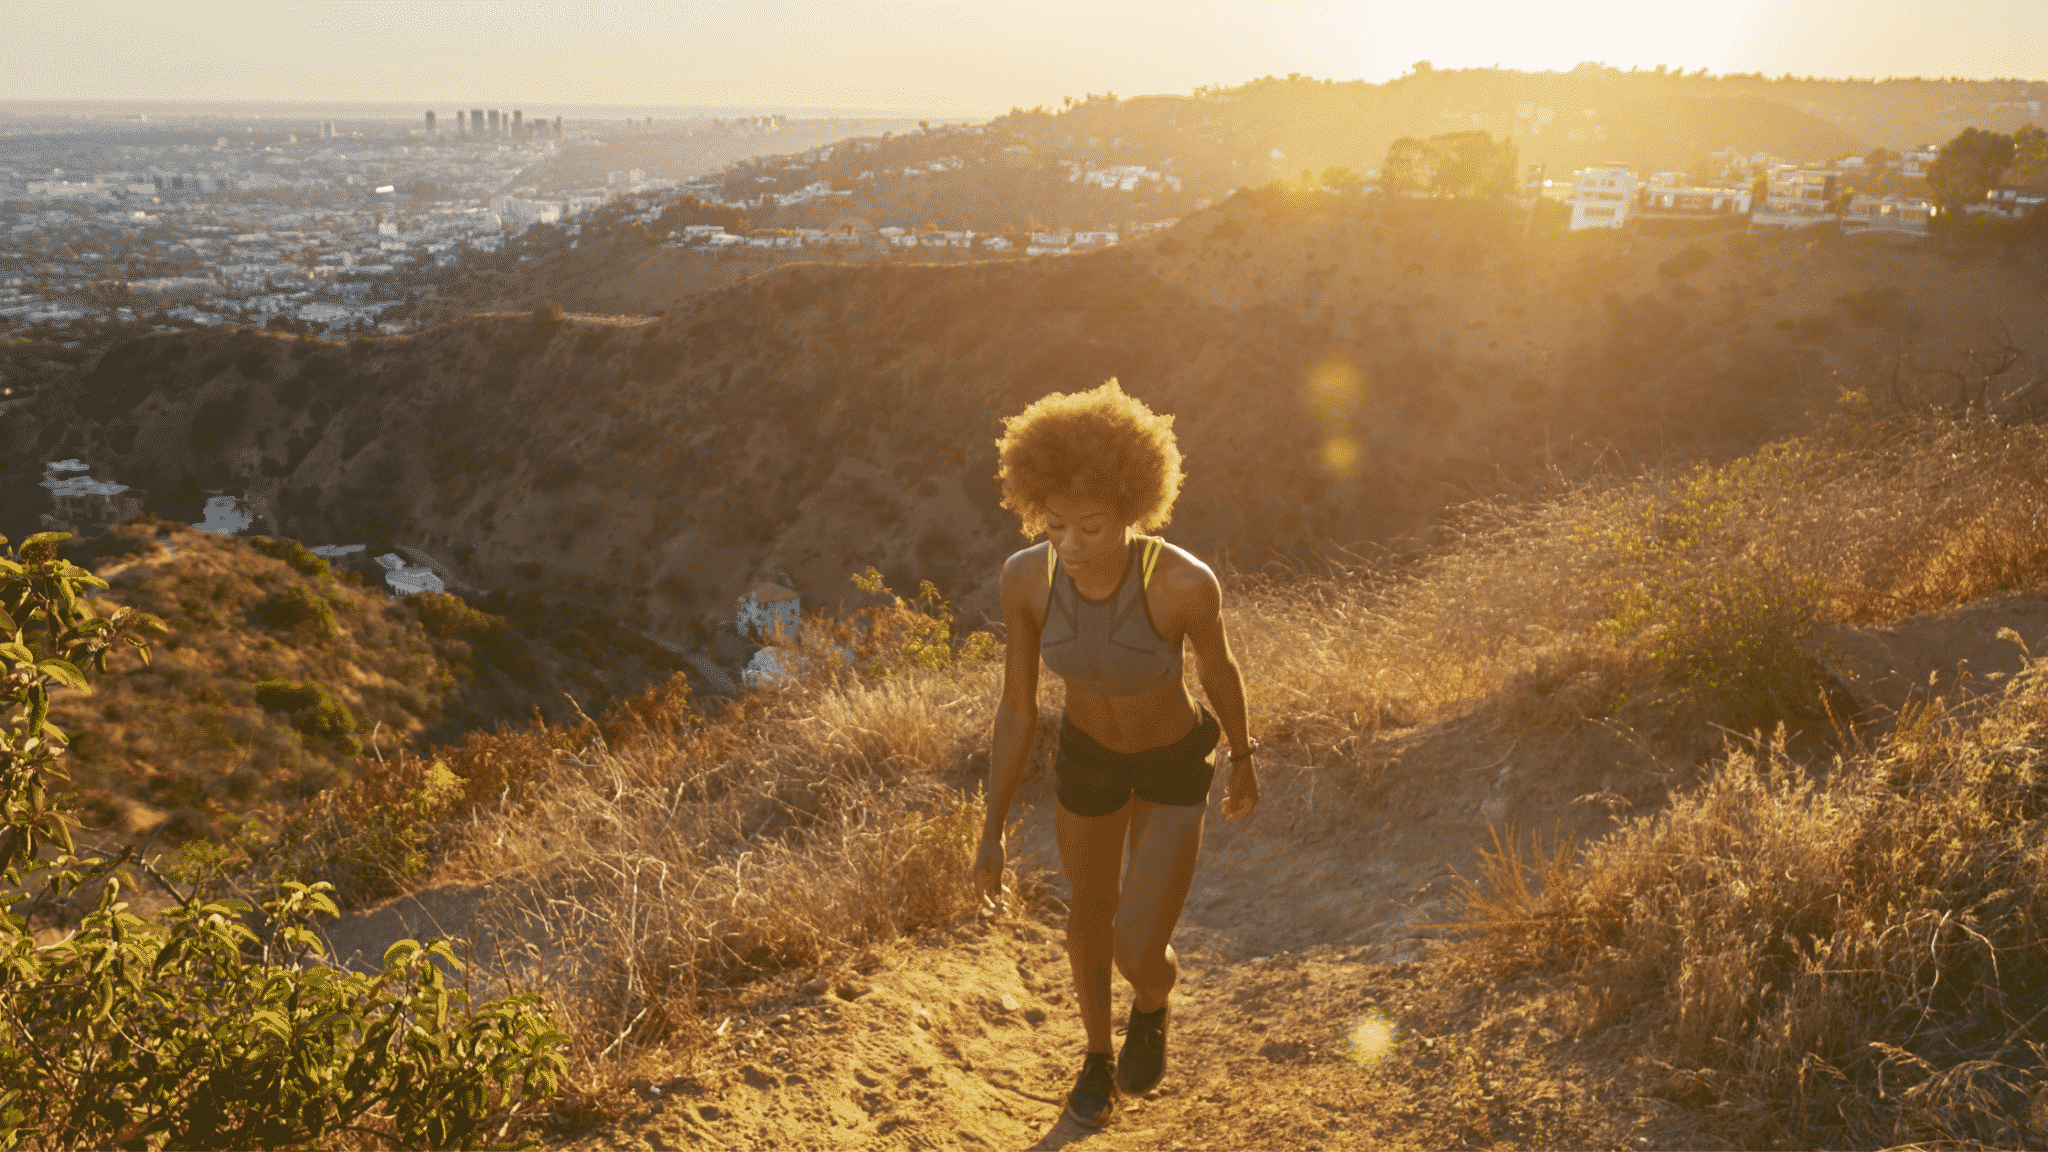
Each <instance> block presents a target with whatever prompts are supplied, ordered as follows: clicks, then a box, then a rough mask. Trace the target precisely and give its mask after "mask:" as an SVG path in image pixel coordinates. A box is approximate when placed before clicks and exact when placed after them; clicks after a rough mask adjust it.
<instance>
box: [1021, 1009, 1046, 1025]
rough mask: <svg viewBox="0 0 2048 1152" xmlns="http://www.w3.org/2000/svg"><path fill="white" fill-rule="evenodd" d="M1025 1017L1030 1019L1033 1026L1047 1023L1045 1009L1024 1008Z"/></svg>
mask: <svg viewBox="0 0 2048 1152" xmlns="http://www.w3.org/2000/svg"><path fill="white" fill-rule="evenodd" d="M1024 1019H1026V1020H1029V1021H1030V1022H1031V1024H1032V1026H1033V1027H1036V1026H1038V1025H1040V1024H1043V1023H1045V1009H1043V1008H1026V1009H1025V1010H1024Z"/></svg>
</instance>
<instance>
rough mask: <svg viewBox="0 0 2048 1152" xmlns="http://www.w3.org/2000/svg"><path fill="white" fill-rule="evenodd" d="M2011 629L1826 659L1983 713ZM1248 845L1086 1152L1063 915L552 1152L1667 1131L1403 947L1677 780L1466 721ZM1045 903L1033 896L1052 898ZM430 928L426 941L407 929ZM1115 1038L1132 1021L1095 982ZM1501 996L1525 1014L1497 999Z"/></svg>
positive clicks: (752, 1011) (1894, 687) (2024, 609)
mask: <svg viewBox="0 0 2048 1152" xmlns="http://www.w3.org/2000/svg"><path fill="white" fill-rule="evenodd" d="M2005 628H2011V629H2014V630H2015V631H2016V632H2017V634H2018V636H2019V638H2020V640H2021V641H2022V642H2024V643H2025V644H2026V645H2027V646H2028V647H2029V648H2031V649H2032V650H2033V651H2036V652H2039V651H2043V650H2044V649H2048V593H2044V592H2029V593H2021V594H2014V595H2008V596H2001V597H1996V598H1992V599H1988V600H1985V601H1982V602H1979V603H1977V604H1973V605H1969V606H1966V607H1964V608H1960V609H1956V610H1954V611H1952V612H1948V613H1942V614H1936V615H1923V616H1918V617H1913V618H1909V619H1906V620H1900V621H1896V622H1894V623H1892V624H1889V625H1883V626H1858V627H1839V628H1833V629H1830V630H1829V634H1828V640H1829V642H1830V651H1831V652H1832V653H1833V658H1834V661H1835V663H1836V665H1837V667H1838V669H1839V670H1840V672H1841V674H1842V678H1843V681H1844V683H1845V685H1846V686H1847V687H1848V689H1849V691H1850V692H1851V693H1852V694H1853V695H1855V696H1856V697H1857V698H1858V702H1859V703H1860V704H1862V705H1863V706H1864V707H1865V709H1866V715H1867V716H1869V717H1871V718H1874V719H1877V720H1879V721H1880V722H1881V721H1882V719H1883V718H1884V717H1885V716H1886V715H1888V714H1890V713H1891V712H1893V711H1894V710H1895V709H1896V708H1897V706H1898V704H1899V703H1900V702H1901V701H1902V700H1903V699H1904V698H1905V697H1904V693H1905V691H1906V690H1907V688H1908V687H1909V686H1914V687H1917V688H1918V690H1920V691H1925V686H1926V685H1927V683H1928V680H1929V676H1930V674H1934V675H1935V679H1936V681H1937V682H1938V683H1939V684H1940V685H1944V686H1945V685H1948V684H1949V683H1950V682H1951V681H1952V680H1953V675H1952V674H1953V671H1954V669H1955V668H1956V667H1957V662H1958V661H1959V660H1967V661H1968V662H1969V663H1968V667H1969V668H1970V669H1971V670H1972V672H1973V673H1974V682H1975V683H1976V685H1977V686H1979V687H1980V688H1990V687H1994V686H1995V685H1996V684H1998V683H1999V682H2000V681H1999V674H2000V673H2009V672H2010V671H2012V670H2013V669H2016V668H2017V667H2018V663H2019V646H2018V645H2016V644H2014V643H2012V642H2011V640H2010V639H2001V638H2000V636H1999V633H2000V630H2001V629H2005ZM1273 761H1274V762H1273V763H1272V764H1270V765H1268V766H1267V767H1266V768H1265V770H1264V771H1263V773H1262V780H1261V783H1262V789H1263V791H1264V797H1263V799H1262V802H1261V806H1260V809H1259V811H1258V813H1257V814H1256V815H1255V816H1254V817H1253V818H1252V819H1251V820H1248V821H1244V822H1239V823H1232V822H1229V821H1225V820H1223V819H1222V818H1221V817H1220V815H1218V813H1217V811H1216V809H1215V799H1216V795H1218V794H1220V789H1221V788H1222V780H1221V775H1220V774H1219V777H1218V780H1217V782H1216V784H1215V789H1216V790H1217V793H1216V794H1212V804H1211V812H1210V821H1209V824H1208V826H1207V829H1206V832H1205V836H1204V843H1203V860H1202V864H1201V867H1200V869H1199V871H1198V872H1197V875H1196V879H1195V885H1194V888H1193V890H1192V891H1191V893H1190V895H1189V898H1188V904H1187V908H1186V911H1185V913H1184V915H1183V917H1182V922H1181V927H1180V929H1179V932H1178V934H1177V935H1176V937H1175V948H1176V950H1177V951H1178V953H1179V954H1180V956H1181V972H1182V980H1181V983H1180V985H1179V986H1178V987H1176V989H1175V990H1174V993H1173V997H1172V1001H1171V1003H1172V1007H1173V1010H1174V1014H1173V1018H1172V1019H1173V1026H1172V1033H1171V1040H1170V1046H1169V1060H1170V1064H1169V1069H1168V1074H1167V1077H1166V1080H1165V1082H1164V1083H1163V1084H1162V1085H1161V1086H1160V1088H1159V1089H1158V1090H1157V1091H1156V1092H1154V1093H1153V1094H1152V1095H1151V1096H1149V1097H1147V1098H1145V1099H1142V1100H1135V1101H1129V1102H1128V1107H1127V1110H1126V1111H1125V1112H1124V1114H1123V1115H1121V1116H1120V1117H1119V1118H1118V1119H1117V1121H1116V1122H1115V1123H1114V1124H1112V1125H1111V1126H1110V1127H1109V1128H1107V1129H1104V1130H1102V1131H1099V1132H1094V1131H1089V1130H1086V1129H1081V1128H1079V1127H1077V1126H1075V1125H1074V1124H1073V1123H1072V1122H1071V1121H1068V1120H1065V1119H1063V1117H1062V1114H1061V1106H1060V1105H1061V1099H1062V1096H1063V1095H1064V1093H1065V1091H1066V1089H1067V1088H1068V1086H1069V1085H1070V1083H1071V1081H1072V1078H1073V1076H1074V1074H1075V1072H1076V1070H1077V1069H1078V1067H1079V1061H1080V1055H1081V1053H1082V1051H1083V1038H1082V1031H1081V1026H1080V1020H1079V1017H1078V1015H1077V1013H1076V1011H1075V1009H1074V1004H1073V996H1072V991H1071V988H1072V982H1071V977H1070V975H1069V971H1068V968H1067V962H1066V957H1065V954H1064V952H1063V950H1062V946H1061V940H1062V931H1061V927H1060V923H1061V917H1060V916H1059V914H1058V912H1057V910H1050V911H1048V910H1046V909H1042V908H1041V909H1037V910H1031V909H1018V910H1015V911H1013V912H1012V913H1010V914H1007V915H1005V916H1002V917H998V918H996V919H995V920H993V921H984V920H982V919H980V918H978V917H973V918H963V919H962V920H960V921H958V922H956V923H955V924H953V925H951V926H950V927H948V928H946V929H943V930H937V931H931V932H925V933H921V934H919V935H918V936H916V937H914V938H911V939H908V940H904V941H901V942H898V943H897V944H895V945H893V946H891V947H888V948H883V949H879V950H877V951H876V952H874V953H871V954H870V955H869V957H868V958H867V959H866V960H864V961H862V962H860V963H859V964H858V965H857V966H848V967H844V968H841V969H839V970H837V971H832V972H825V973H818V972H796V973H787V974H784V975H782V976H780V977H777V978H775V979H773V980H770V981H767V982H765V983H763V984H761V985H756V986H754V987H753V988H752V989H751V990H749V991H748V993H747V995H746V997H745V999H744V1001H742V1002H740V1003H739V1004H738V1005H737V1006H735V1007H734V1008H732V1009H730V1010H728V1011H726V1012H722V1013H720V1017H721V1018H722V1019H723V1020H724V1024H723V1032H722V1034H721V1036H720V1038H719V1040H718V1041H717V1042H716V1043H715V1044H714V1045H713V1047H712V1048H711V1049H710V1050H709V1052H708V1053H707V1054H706V1055H705V1056H704V1057H703V1058H701V1059H700V1060H699V1062H698V1063H697V1064H696V1065H695V1067H694V1068H684V1067H682V1066H680V1065H678V1066H677V1067H676V1068H674V1069H673V1070H671V1071H670V1072H668V1073H667V1074H666V1075H665V1076H661V1077H659V1078H657V1079H653V1080H648V1081H642V1082H638V1083H636V1084H634V1085H631V1086H630V1087H628V1088H626V1089H624V1090H622V1092H623V1094H622V1095H620V1096H618V1097H615V1098H612V1099H609V1100H604V1101H593V1102H592V1103H593V1104H594V1105H595V1107H594V1109H593V1110H592V1112H587V1113H585V1115H591V1114H601V1115H606V1116H609V1117H610V1118H611V1119H609V1120H608V1121H607V1122H605V1123H603V1124H602V1125H600V1126H599V1127H597V1128H594V1129H593V1128H590V1127H587V1126H582V1127H580V1128H579V1130H577V1131H575V1132H573V1133H571V1132H567V1131H564V1132H562V1133H559V1134H558V1139H560V1140H561V1141H562V1143H563V1146H566V1147H573V1148H612V1147H622V1148H798V1147H802V1148H933V1147H939V1148H948V1147H985V1148H1063V1147H1069V1146H1086V1147H1091V1148H1103V1149H1117V1148H1133V1149H1136V1148H1164V1147H1175V1148H1243V1147H1259V1148H1320V1147H1340V1148H1342V1147H1415V1146H1439V1145H1443V1144H1447V1143H1451V1144H1462V1145H1477V1146H1488V1145H1494V1144H1502V1143H1505V1144H1519V1145H1525V1146H1552V1147H1557V1146H1577V1147H1593V1146H1605V1147H1625V1148H1635V1147H1640V1146H1647V1145H1642V1144H1641V1143H1640V1141H1642V1140H1645V1139H1652V1138H1653V1137H1655V1136H1658V1135H1660V1134H1661V1135H1664V1136H1667V1137H1668V1136H1669V1135H1670V1134H1671V1132H1672V1131H1673V1130H1672V1129H1670V1128H1665V1127H1660V1125H1661V1124H1663V1123H1664V1122H1665V1120H1667V1119H1668V1118H1669V1116H1670V1114H1671V1113H1672V1112H1673V1111H1674V1109H1673V1107H1672V1106H1671V1105H1669V1104H1666V1103H1664V1102H1662V1101H1659V1100H1655V1099H1650V1098H1646V1097H1642V1096H1639V1095H1637V1094H1635V1092H1634V1090H1633V1088H1632V1087H1631V1083H1630V1082H1629V1081H1628V1080H1627V1077H1626V1075H1625V1074H1624V1073H1623V1072H1622V1070H1623V1069H1625V1068H1626V1067H1627V1060H1626V1053H1622V1052H1605V1053H1602V1052H1594V1051H1591V1050H1590V1049H1591V1047H1592V1046H1591V1045H1590V1044H1589V1045H1587V1046H1586V1048H1584V1049H1581V1048H1579V1047H1575V1046H1573V1042H1572V1041H1571V1040H1570V1039H1569V1038H1566V1037H1561V1036H1557V1035H1554V1034H1550V1033H1548V1032H1547V1031H1544V1030H1543V1029H1541V1028H1539V1027H1537V1026H1535V1025H1526V1024H1525V1023H1524V1021H1525V1020H1527V1019H1531V1018H1533V1017H1534V1016H1535V1015H1536V1014H1535V1013H1533V1012H1532V1010H1531V1007H1530V1000H1529V999H1528V997H1529V996H1531V995H1538V994H1540V993H1538V992H1530V991H1528V990H1517V989H1515V988H1502V989H1495V990H1493V992H1491V993H1488V994H1487V999H1486V1001H1485V1002H1481V1003H1451V1002H1448V1001H1447V1000H1446V997H1447V996H1450V995H1451V993H1448V992H1444V991H1441V990H1440V989H1439V987H1438V985H1437V983H1436V982H1435V981H1433V980H1431V979H1430V975H1431V972H1432V970H1433V965H1434V964H1436V963H1437V961H1431V960H1427V959H1426V958H1425V952H1426V947H1425V943H1426V939H1425V938H1426V936H1427V932H1426V930H1425V929H1424V927H1423V926H1425V925H1427V924H1429V923H1432V922H1436V921H1440V920H1441V919H1443V918H1444V917H1446V916H1447V915H1448V914H1449V913H1451V912H1452V911H1454V901H1453V900H1452V897H1453V894H1454V890H1455V879H1454V873H1462V874H1464V875H1468V876H1469V875H1473V874H1474V864H1475V862H1476V855H1477V850H1478V848H1479V847H1480V846H1481V845H1484V844H1487V843H1490V842H1491V831H1490V830H1491V829H1492V828H1496V827H1506V826H1510V825H1512V826H1513V827H1516V828H1519V829H1525V830H1538V831H1540V832H1542V833H1543V834H1544V836H1545V838H1546V839H1550V838H1552V837H1554V836H1556V835H1558V834H1563V833H1571V834H1576V835H1579V836H1581V837H1584V836H1594V835H1599V834H1600V833H1602V832H1603V831H1605V830H1606V829H1607V828H1609V827H1612V823H1613V819H1614V816H1615V815H1616V814H1618V813H1624V812H1628V811H1632V810H1633V811H1641V810H1645V809H1647V808H1649V807H1652V806H1654V805H1656V804H1658V803H1660V802H1661V799H1662V797H1663V795H1664V793H1665V789H1666V788H1667V787H1668V786H1669V783H1670V782H1671V781H1672V780H1673V779H1674V777H1673V773H1676V772H1680V771H1683V770H1684V769H1685V768H1686V767H1687V766H1686V765H1685V764H1683V763H1681V762H1677V761H1660V760H1659V759H1658V758H1657V757H1656V756H1655V755H1654V754H1653V753H1652V752H1651V751H1650V750H1649V747H1648V745H1647V744H1646V743H1645V742H1644V741H1641V740H1639V739H1636V738H1634V737H1633V736H1632V735H1631V734H1628V733H1624V732H1621V731H1617V730H1613V729H1610V728H1608V727H1605V726H1602V725H1601V724H1599V723H1595V722H1588V723H1585V724H1582V725H1579V726H1578V727H1576V728H1573V729H1568V730H1561V731H1549V732H1538V733H1520V734H1516V733H1510V732H1506V731H1503V730H1502V729H1501V728H1500V726H1499V725H1498V724H1497V723H1496V722H1495V721H1494V720H1493V719H1492V718H1491V717H1490V715H1488V714H1487V713H1484V712H1481V713H1476V714H1473V715H1469V716H1465V717H1461V718H1458V719H1454V720H1450V721H1447V722H1444V723H1440V724H1436V725H1431V726H1427V727H1422V728H1417V729H1411V730H1407V731H1401V732H1395V733H1389V734H1386V735H1385V736H1383V737H1382V738H1381V739H1380V740H1379V741H1377V742H1376V743H1375V744H1373V745H1372V746H1371V747H1370V749H1369V750H1368V752H1367V753H1366V754H1365V755H1364V756H1363V757H1362V758H1361V759H1360V760H1359V761H1357V762H1355V763H1353V764H1351V765H1348V766H1346V767H1343V768H1341V769H1328V768H1325V769H1312V768H1303V767H1300V766H1299V763H1298V762H1291V761H1290V760H1289V759H1288V757H1287V752H1286V750H1285V749H1281V750H1278V754H1277V755H1275V756H1274V757H1273ZM1020 807H1021V809H1022V811H1023V817H1022V827H1021V829H1020V834H1019V835H1018V836H1017V837H1016V838H1015V839H1014V840H1013V841H1012V858H1013V860H1014V861H1017V862H1019V863H1021V864H1027V865H1028V864H1030V863H1033V862H1034V861H1033V857H1034V855H1035V856H1036V860H1035V862H1036V863H1037V864H1040V865H1043V866H1047V867H1052V866H1055V865H1056V863H1057V860H1056V856H1055V854H1054V853H1053V850H1052V834H1051V818H1050V814H1051V810H1052V798H1051V796H1050V788H1049V782H1048V781H1046V780H1044V779H1042V778H1033V779H1031V780H1028V781H1027V782H1026V784H1025V786H1024V789H1023V792H1022V795H1021V797H1020ZM1055 885H1056V886H1057V880H1055ZM477 897H478V893H477V891H476V890H475V889H454V888H451V889H448V890H445V891H441V890H436V891H431V892H427V893H422V894H420V895H419V896H418V897H417V898H412V897H409V898H406V899H405V900H402V901H397V902H394V903H393V904H391V905H388V906H386V907H385V908H383V909H380V910H377V911H375V912H371V913H365V914H361V915H358V916H355V917H351V918H350V919H349V920H348V921H346V922H344V923H343V924H341V925H338V926H337V929H336V932H335V933H334V935H335V937H336V942H337V943H342V944H345V946H346V948H347V949H349V950H353V949H356V948H360V949H362V950H363V952H364V953H365V954H366V955H375V954H377V952H379V951H381V947H382V943H381V942H383V941H386V940H388V939H389V938H394V937H395V934H396V932H397V931H398V930H399V929H401V928H402V927H410V928H413V929H415V930H416V929H417V928H419V927H421V926H424V925H425V924H428V923H432V922H433V921H434V920H438V921H439V922H440V925H441V927H442V928H443V929H444V930H458V929H459V928H460V927H461V923H460V922H462V921H464V920H465V919H466V917H467V916H468V915H470V914H473V910H474V909H475V908H476V907H477V906H478V901H477ZM430 915H431V919H430V918H429V916H430ZM1116 985H1117V1004H1116V1009H1115V1018H1116V1019H1117V1020H1118V1021H1119V1022H1121V1021H1122V1020H1123V1019H1124V1018H1125V1016H1126V1014H1127V1013H1128V1011H1129V989H1128V987H1127V986H1124V985H1123V983H1122V981H1121V979H1120V978H1119V979H1118V980H1117V981H1116ZM1517 997H1521V998H1520V999H1518V998H1517Z"/></svg>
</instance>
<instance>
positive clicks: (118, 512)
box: [41, 460, 146, 535]
mask: <svg viewBox="0 0 2048 1152" xmlns="http://www.w3.org/2000/svg"><path fill="white" fill-rule="evenodd" d="M89 470H90V467H89V466H88V465H87V464H85V463H84V462H83V461H80V460H53V461H51V462H50V463H49V464H48V465H46V466H45V467H44V469H43V479H42V481H41V483H42V486H43V487H44V488H47V489H49V490H50V511H48V512H45V513H43V514H42V517H41V519H42V524H43V527H44V528H45V529H46V530H49V531H71V532H75V533H77V534H79V535H84V534H85V530H87V529H98V528H111V527H113V526H114V525H116V524H119V523H120V522H122V521H123V520H129V519H133V518H134V517H136V516H140V515H142V503H143V497H144V496H145V495H146V494H145V493H143V492H140V491H137V490H135V489H133V488H130V487H128V486H127V485H126V484H116V483H114V482H113V481H111V480H94V479H92V478H90V477H88V476H85V475H83V473H85V472H87V471H89ZM74 473H76V475H74Z"/></svg>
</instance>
